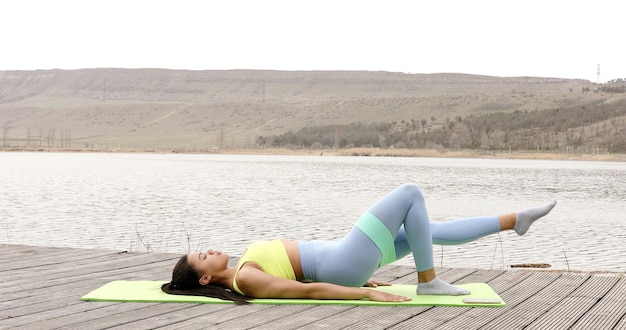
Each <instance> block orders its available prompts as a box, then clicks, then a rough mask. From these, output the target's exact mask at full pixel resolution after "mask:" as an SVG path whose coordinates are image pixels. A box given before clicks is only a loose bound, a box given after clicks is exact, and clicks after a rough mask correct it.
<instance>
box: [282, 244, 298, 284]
mask: <svg viewBox="0 0 626 330" xmlns="http://www.w3.org/2000/svg"><path fill="white" fill-rule="evenodd" d="M281 241H282V242H283V245H284V246H285V251H287V256H288V257H289V262H291V267H293V272H294V273H295V274H296V279H297V280H298V281H300V280H303V278H304V275H302V265H301V264H300V251H299V250H298V241H294V240H290V239H282V240H281Z"/></svg>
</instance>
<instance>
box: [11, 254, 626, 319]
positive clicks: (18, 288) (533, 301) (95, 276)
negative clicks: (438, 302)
mask: <svg viewBox="0 0 626 330" xmlns="http://www.w3.org/2000/svg"><path fill="white" fill-rule="evenodd" d="M177 258H178V256H177V255H173V254H163V253H125V252H113V251H100V250H82V249H64V248H47V247H33V246H23V245H0V329H57V328H61V329H251V328H261V329H318V328H328V329H340V328H341V329H343V328H348V329H517V328H525V329H570V328H571V329H626V277H625V276H624V275H623V274H600V273H568V272H550V271H529V270H507V271H502V270H484V269H449V268H445V269H438V270H437V271H438V274H439V276H441V278H443V279H444V280H447V281H450V282H456V283H469V282H486V283H489V284H490V285H491V286H492V287H493V288H494V289H495V290H496V291H497V292H498V293H499V294H500V295H501V296H502V298H503V299H504V300H505V301H506V303H507V307H505V308H468V307H403V306H399V307H373V306H360V307H355V306H333V305H331V306H328V305H324V306H311V305H245V306H235V305H211V304H179V303H107V302H83V301H81V300H80V297H81V296H82V295H84V294H85V293H87V292H89V291H91V290H93V289H96V288H97V287H99V286H101V285H103V284H105V283H107V282H109V281H112V280H121V279H126V280H137V279H149V280H167V279H168V278H169V276H170V272H171V269H172V267H173V265H174V263H175V260H176V259H177ZM375 278H376V279H380V280H387V281H391V282H394V283H408V284H414V283H415V282H416V278H415V273H414V271H413V270H412V267H406V266H387V267H385V268H383V269H381V270H380V271H379V272H378V273H377V274H376V276H375Z"/></svg>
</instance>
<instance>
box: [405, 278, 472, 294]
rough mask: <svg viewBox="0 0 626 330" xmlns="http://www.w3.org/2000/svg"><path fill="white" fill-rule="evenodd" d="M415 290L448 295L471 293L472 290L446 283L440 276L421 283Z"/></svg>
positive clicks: (422, 292)
mask: <svg viewBox="0 0 626 330" xmlns="http://www.w3.org/2000/svg"><path fill="white" fill-rule="evenodd" d="M415 292H416V293H417V294H436V295H446V296H461V295H466V294H470V290H467V289H463V288H460V287H458V286H456V285H452V284H449V283H446V282H444V281H442V280H440V279H439V277H435V278H434V279H433V280H432V281H430V282H425V283H419V284H418V285H417V290H416V291H415Z"/></svg>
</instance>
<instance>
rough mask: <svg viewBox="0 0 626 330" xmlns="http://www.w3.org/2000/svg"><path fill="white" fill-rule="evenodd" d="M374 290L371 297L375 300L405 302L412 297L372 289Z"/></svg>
mask: <svg viewBox="0 0 626 330" xmlns="http://www.w3.org/2000/svg"><path fill="white" fill-rule="evenodd" d="M370 291H372V292H371V293H370V294H369V299H370V300H373V301H385V302H403V301H409V300H411V299H412V298H411V297H405V296H399V295H396V294H391V293H386V292H382V291H378V290H370Z"/></svg>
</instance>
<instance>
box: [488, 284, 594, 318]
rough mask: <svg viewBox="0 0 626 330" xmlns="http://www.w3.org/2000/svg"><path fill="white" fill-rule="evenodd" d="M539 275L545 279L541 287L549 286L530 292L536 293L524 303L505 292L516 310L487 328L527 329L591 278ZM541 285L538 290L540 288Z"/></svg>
mask: <svg viewBox="0 0 626 330" xmlns="http://www.w3.org/2000/svg"><path fill="white" fill-rule="evenodd" d="M537 275H538V277H540V278H542V279H543V280H542V281H541V285H543V284H545V283H546V280H548V283H547V285H545V286H544V287H543V288H541V289H540V290H538V291H535V290H530V291H531V292H532V291H534V293H533V294H532V295H530V296H528V295H525V296H524V300H523V301H520V298H521V297H515V296H511V295H510V294H509V291H507V292H505V293H504V295H503V299H505V301H508V300H507V298H505V296H506V297H509V299H510V300H511V301H514V302H515V303H516V304H515V308H511V309H510V310H509V311H507V313H506V314H503V315H500V316H498V317H496V318H495V319H494V320H493V321H491V322H489V323H488V325H487V326H486V328H490V329H514V328H515V329H517V328H523V327H527V326H528V325H530V324H531V323H533V322H534V321H535V320H536V319H538V318H539V317H540V316H541V315H543V314H544V313H546V312H547V311H548V310H550V308H552V307H553V306H554V305H556V304H557V303H559V302H560V301H562V300H563V298H564V297H565V296H567V295H568V294H570V293H571V292H572V291H574V290H575V289H576V288H578V286H580V285H581V284H582V283H584V282H585V281H586V280H587V279H588V277H589V275H587V274H568V273H552V272H545V273H537ZM555 276H556V278H555V279H554V280H552V279H553V278H554V277H555ZM533 277H534V276H533ZM541 285H539V286H537V287H536V288H537V289H538V288H540V287H541Z"/></svg>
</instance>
